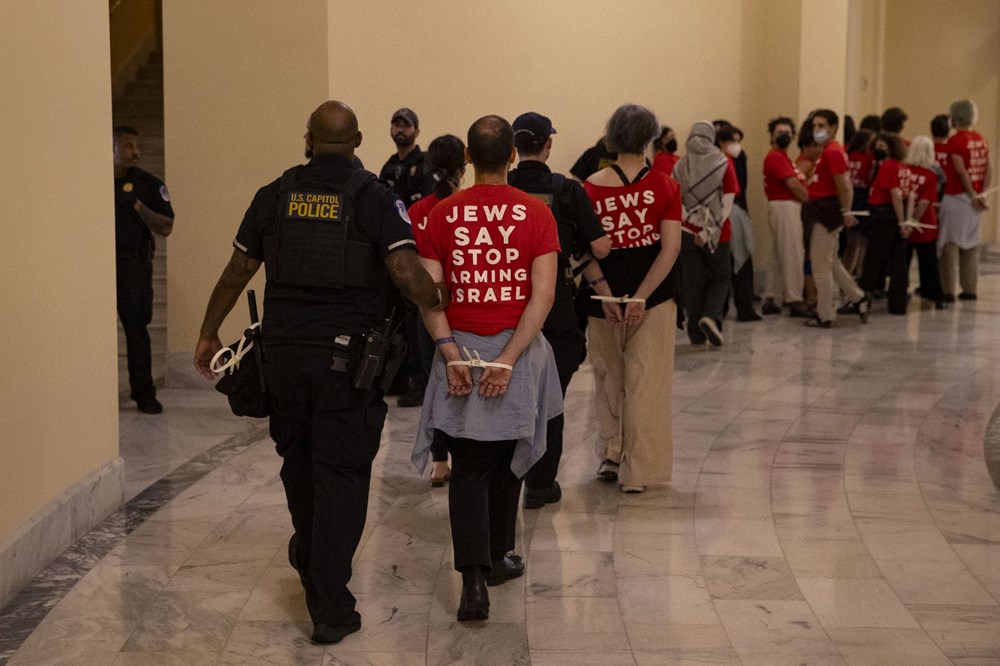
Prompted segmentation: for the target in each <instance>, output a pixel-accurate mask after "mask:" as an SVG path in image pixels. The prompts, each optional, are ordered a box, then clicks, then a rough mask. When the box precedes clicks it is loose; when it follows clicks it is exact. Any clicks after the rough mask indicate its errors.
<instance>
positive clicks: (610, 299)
mask: <svg viewBox="0 0 1000 666" xmlns="http://www.w3.org/2000/svg"><path fill="white" fill-rule="evenodd" d="M591 298H592V299H594V300H595V301H601V302H604V303H645V302H646V299H645V298H629V295H628V294H625V295H624V296H591Z"/></svg>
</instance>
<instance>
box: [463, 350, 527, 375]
mask: <svg viewBox="0 0 1000 666" xmlns="http://www.w3.org/2000/svg"><path fill="white" fill-rule="evenodd" d="M462 351H463V352H464V353H465V356H466V357H467V358H466V360H464V361H448V366H449V367H451V366H453V365H465V366H468V367H470V368H501V369H503V370H510V371H511V372H514V366H512V365H507V364H506V363H494V362H492V361H484V360H483V359H482V358H481V357H480V356H479V352H478V351H473V352H472V353H469V350H468V349H467V348H465V347H462ZM473 354H474V355H475V356H473Z"/></svg>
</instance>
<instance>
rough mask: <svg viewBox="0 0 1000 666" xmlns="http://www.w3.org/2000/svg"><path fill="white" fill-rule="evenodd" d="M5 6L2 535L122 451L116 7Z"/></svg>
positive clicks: (0, 29) (98, 3)
mask: <svg viewBox="0 0 1000 666" xmlns="http://www.w3.org/2000/svg"><path fill="white" fill-rule="evenodd" d="M4 17H5V20H3V21H0V62H2V63H3V67H2V68H0V119H2V120H0V226H2V237H3V242H0V267H2V269H0V270H2V271H3V316H2V317H0V341H2V342H0V374H2V377H3V381H2V382H0V414H2V415H3V432H2V434H0V542H2V541H3V540H4V537H6V536H7V535H9V534H10V532H11V531H12V530H14V529H16V528H17V527H18V526H20V525H21V524H23V523H24V522H25V521H27V520H28V519H29V518H31V517H32V516H33V515H34V514H35V513H36V512H37V511H38V510H39V509H40V508H41V507H42V506H43V505H44V504H45V503H46V502H48V501H49V500H52V499H53V498H55V497H56V496H58V495H59V494H60V493H62V492H63V491H64V490H65V489H66V488H68V487H69V486H71V485H73V484H75V483H76V482H78V481H79V480H81V479H82V478H84V477H85V476H87V475H88V474H90V473H91V472H93V471H94V470H96V469H97V468H99V467H101V466H102V465H104V464H105V463H107V462H109V461H111V460H113V459H115V458H116V457H117V456H118V400H117V385H118V381H117V358H118V355H117V351H116V349H117V347H116V334H115V269H114V266H115V255H114V251H115V244H114V243H115V241H114V208H113V198H112V188H111V184H112V177H113V175H112V164H111V79H110V72H109V68H108V49H109V44H108V5H107V2H106V1H105V0H85V1H84V0H80V1H78V2H71V3H66V2H60V3H55V2H19V3H17V4H16V11H14V12H13V14H12V13H10V12H5V14H4ZM42 36H44V38H42ZM67 63H72V66H71V67H70V66H67Z"/></svg>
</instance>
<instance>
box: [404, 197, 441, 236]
mask: <svg viewBox="0 0 1000 666" xmlns="http://www.w3.org/2000/svg"><path fill="white" fill-rule="evenodd" d="M439 201H441V199H439V198H438V195H436V194H428V195H427V196H425V197H422V198H420V199H417V201H416V202H415V203H414V204H413V205H412V206H410V209H409V210H408V211H406V213H407V215H409V216H410V224H411V225H412V226H413V240H414V241H416V243H417V248H420V247H421V246H423V245H426V244H427V243H428V240H427V219H428V217H429V216H430V213H431V209H432V208H434V206H436V205H437V204H438V202H439Z"/></svg>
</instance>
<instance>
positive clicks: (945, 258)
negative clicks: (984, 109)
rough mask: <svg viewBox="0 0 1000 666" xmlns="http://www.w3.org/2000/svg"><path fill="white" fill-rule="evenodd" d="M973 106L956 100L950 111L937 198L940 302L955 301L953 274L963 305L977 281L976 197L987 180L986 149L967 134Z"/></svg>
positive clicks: (979, 203) (979, 200)
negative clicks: (950, 132) (949, 132)
mask: <svg viewBox="0 0 1000 666" xmlns="http://www.w3.org/2000/svg"><path fill="white" fill-rule="evenodd" d="M977 116H978V112H977V110H976V105H975V104H974V103H972V102H971V101H969V100H961V101H958V102H955V103H953V104H952V105H951V124H952V126H953V127H954V128H955V130H956V131H955V134H954V136H952V137H951V138H950V139H948V155H949V157H950V158H951V160H950V161H949V162H948V163H947V166H946V169H945V174H946V176H947V180H946V182H945V185H944V196H943V197H942V198H941V211H940V213H941V235H940V236H939V237H938V249H939V251H940V253H941V282H942V288H943V289H944V295H945V300H952V301H953V300H955V282H956V275H955V269H956V267H957V268H958V273H959V274H958V276H957V277H958V282H959V283H960V285H961V287H962V293H961V294H959V295H958V297H959V298H961V299H964V300H975V299H976V283H977V281H978V279H979V218H980V216H981V214H982V212H983V211H984V210H986V209H987V208H988V206H987V205H986V197H984V196H982V193H983V192H984V191H985V190H986V189H988V188H989V186H990V182H991V180H992V173H991V171H990V147H989V144H988V143H987V142H986V139H984V138H983V136H982V135H981V134H980V133H979V132H976V131H975V130H973V129H972V126H973V125H975V123H976V120H977Z"/></svg>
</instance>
